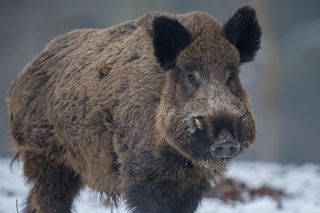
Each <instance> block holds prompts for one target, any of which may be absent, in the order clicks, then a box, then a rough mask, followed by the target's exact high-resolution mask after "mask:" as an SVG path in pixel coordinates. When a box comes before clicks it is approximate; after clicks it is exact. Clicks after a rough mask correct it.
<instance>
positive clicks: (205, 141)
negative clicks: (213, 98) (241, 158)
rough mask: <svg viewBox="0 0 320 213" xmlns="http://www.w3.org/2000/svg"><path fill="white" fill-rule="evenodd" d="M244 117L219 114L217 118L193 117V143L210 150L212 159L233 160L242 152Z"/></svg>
mask: <svg viewBox="0 0 320 213" xmlns="http://www.w3.org/2000/svg"><path fill="white" fill-rule="evenodd" d="M243 120H244V117H243V116H236V115H232V114H231V113H219V114H218V115H217V116H196V117H193V128H194V129H195V130H194V133H193V134H192V136H193V137H192V141H193V142H194V143H196V144H197V145H198V146H201V147H202V148H204V147H207V150H210V155H211V157H214V158H232V157H234V156H236V155H237V154H238V153H239V152H240V150H241V135H242V133H241V132H242V131H245V130H244V129H243V125H242V124H243Z"/></svg>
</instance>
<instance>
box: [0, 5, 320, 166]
mask: <svg viewBox="0 0 320 213" xmlns="http://www.w3.org/2000/svg"><path fill="white" fill-rule="evenodd" d="M243 5H252V6H253V7H255V8H256V10H257V13H258V19H259V21H260V23H261V26H262V30H263V38H262V49H261V51H260V52H259V54H258V55H257V58H256V61H255V62H253V63H250V64H247V65H245V66H243V67H242V73H241V78H242V82H243V84H244V87H245V88H246V89H247V90H248V93H249V94H250V96H251V97H252V105H253V111H254V115H255V117H256V122H257V141H256V144H255V146H254V147H253V148H251V149H250V151H248V152H247V153H246V154H245V155H244V156H243V157H242V159H246V160H263V161H276V162H286V163H287V162H291V163H304V162H317V163H320V154H319V152H320V139H319V133H320V113H319V112H318V110H319V109H320V95H319V92H320V83H319V81H320V70H319V67H320V11H319V9H320V1H317V0H308V1H301V0H281V1H277V0H260V1H245V0H243V1H239V0H220V1H217V0H203V1H192V0H189V1H187V0H158V1H152V0H134V1H133V0H117V1H111V0H91V1H86V0H77V1H72V0H67V1H66V0H55V1H50V0H28V1H23V0H0V157H5V156H6V157H8V156H11V155H12V152H11V151H10V148H9V129H8V118H7V109H6V103H5V96H6V92H7V90H8V88H9V86H10V83H11V81H12V80H13V79H14V78H15V77H16V76H17V74H18V72H19V71H20V70H21V69H22V68H23V67H24V66H25V65H26V64H27V63H28V62H30V61H31V60H32V58H33V57H34V56H35V55H36V54H37V53H39V52H40V51H41V50H42V49H43V48H44V47H45V45H46V44H47V43H48V42H49V41H50V40H51V39H52V38H53V37H55V36H57V35H59V34H63V33H66V32H68V31H70V30H72V29H75V28H106V27H109V26H112V25H115V24H118V23H121V22H123V21H125V20H128V19H135V18H137V17H139V16H141V15H143V14H145V13H147V12H152V11H161V12H170V13H184V12H188V11H192V10H202V11H205V12H207V13H209V14H210V15H212V16H214V17H215V18H216V20H218V21H219V22H220V23H223V22H224V21H225V20H226V19H227V18H229V17H230V16H232V15H233V13H234V12H235V11H236V10H237V9H238V8H239V7H241V6H243ZM35 92H36V91H35Z"/></svg>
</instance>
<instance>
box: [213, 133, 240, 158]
mask: <svg viewBox="0 0 320 213" xmlns="http://www.w3.org/2000/svg"><path fill="white" fill-rule="evenodd" d="M239 151H240V143H239V142H238V141H236V140H234V139H233V138H232V136H231V134H230V133H229V132H228V131H222V132H221V133H220V134H219V136H218V138H217V139H216V141H215V143H214V144H213V145H212V146H211V147H210V152H211V154H212V156H213V157H216V158H231V157H234V156H235V155H236V154H238V153H239Z"/></svg>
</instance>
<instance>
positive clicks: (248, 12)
mask: <svg viewBox="0 0 320 213" xmlns="http://www.w3.org/2000/svg"><path fill="white" fill-rule="evenodd" d="M223 31H224V34H225V37H226V39H228V40H229V41H230V42H231V43H232V44H233V45H234V46H235V47H237V49H238V50H239V52H240V62H249V61H252V60H253V58H254V56H255V55H256V52H257V50H259V49H260V41H261V28H260V26H259V23H258V21H257V16H256V12H255V10H254V9H253V8H251V7H249V6H245V7H242V8H240V9H239V10H238V11H237V12H236V13H235V14H234V15H233V16H232V17H231V18H230V19H229V20H228V21H227V22H226V23H225V24H224V26H223Z"/></svg>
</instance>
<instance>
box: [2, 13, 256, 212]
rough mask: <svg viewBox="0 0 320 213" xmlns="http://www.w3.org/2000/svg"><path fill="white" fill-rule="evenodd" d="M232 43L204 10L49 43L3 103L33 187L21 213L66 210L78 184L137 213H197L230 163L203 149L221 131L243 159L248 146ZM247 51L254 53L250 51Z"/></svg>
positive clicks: (251, 128) (249, 129) (245, 103)
mask: <svg viewBox="0 0 320 213" xmlns="http://www.w3.org/2000/svg"><path fill="white" fill-rule="evenodd" d="M254 18H255V17H254ZM247 21H248V22H250V21H252V20H251V19H250V18H248V20H247ZM231 27H232V26H231V25H230V24H229V26H228V27H227V29H228V30H236V29H230V28H231ZM242 30H243V29H242ZM242 35H243V34H242ZM241 39H251V37H250V36H246V37H245V38H241ZM254 39H256V41H255V42H256V43H254V42H253V41H246V42H245V43H249V44H257V45H260V43H259V42H260V38H259V42H258V43H257V38H254ZM232 44H233V43H232V42H231V41H228V40H227V39H226V37H225V33H224V32H223V29H222V28H221V26H220V25H219V24H218V23H216V22H215V21H214V19H213V18H212V17H210V16H209V15H207V14H205V13H202V12H191V13H186V14H181V15H170V14H161V13H152V14H147V15H145V16H143V17H141V18H138V19H136V20H131V21H128V22H125V23H123V24H120V25H117V26H114V27H111V28H107V29H99V30H95V29H83V30H74V31H71V32H69V33H67V34H65V35H61V36H58V37H56V38H55V39H53V40H52V41H51V42H50V43H49V44H48V45H47V47H46V48H45V49H44V50H43V51H42V52H41V53H40V54H39V55H38V56H36V57H35V59H34V60H33V61H32V62H31V63H30V64H28V65H27V66H26V67H25V68H24V70H23V71H22V72H21V73H20V74H19V76H18V78H17V79H16V80H15V81H14V82H13V84H12V86H11V88H10V90H9V92H8V96H7V102H8V109H9V117H10V127H11V135H12V144H13V147H14V149H15V150H16V153H17V155H19V158H20V159H21V160H22V161H23V167H24V175H25V176H26V178H27V180H28V182H30V183H31V184H32V186H33V187H32V189H31V191H30V194H29V197H28V202H27V206H26V208H25V212H28V213H31V212H33V213H39V212H48V213H50V212H71V209H72V203H73V200H74V198H75V197H76V196H77V195H78V193H79V191H80V190H81V189H82V188H83V187H84V186H89V187H90V188H91V189H93V190H95V191H98V192H101V193H103V194H106V195H107V197H109V198H111V199H114V200H115V201H117V200H118V198H119V197H121V198H123V199H124V200H125V201H126V204H127V206H128V208H129V209H130V210H132V211H133V212H140V213H141V212H158V213H160V212H169V213H171V212H183V213H188V212H190V213H191V212H194V211H195V210H196V208H197V206H198V203H199V201H200V200H201V197H202V194H203V193H204V191H206V190H207V189H208V187H209V180H210V179H212V178H214V177H217V176H219V175H220V174H221V173H223V171H224V170H225V168H226V166H227V162H228V161H227V160H226V159H215V158H212V156H211V155H210V152H209V150H210V147H211V146H212V145H213V144H214V143H216V140H218V139H219V138H220V137H222V136H221V134H222V133H221V132H223V134H225V135H227V136H228V137H229V138H233V139H234V140H236V141H238V142H239V143H240V144H241V151H244V150H245V149H246V148H247V147H248V145H249V144H251V143H252V142H253V141H254V138H255V124H254V120H253V117H252V115H251V113H250V104H249V100H248V97H247V95H246V93H245V91H244V90H243V89H242V87H241V84H240V80H239V77H238V67H239V65H240V60H241V57H242V53H243V52H242V49H237V46H236V45H232ZM250 49H251V50H252V51H251V52H250V53H251V56H252V57H253V55H254V54H255V52H254V51H256V50H257V49H258V46H256V47H252V46H251V47H250ZM253 50H254V51H253ZM252 54H253V55H252ZM231 72H232V73H233V74H232V78H231V77H228V76H231V75H229V74H230V73H231ZM195 118H197V119H198V120H197V125H198V126H201V129H197V128H196V125H194V119H195ZM226 132H229V133H226ZM228 134H229V135H228ZM227 136H226V137H227ZM223 137H224V136H223Z"/></svg>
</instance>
